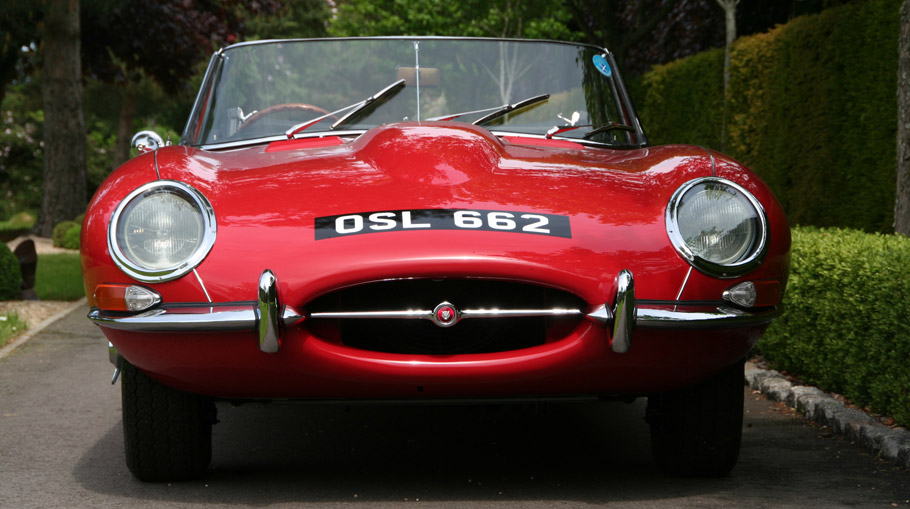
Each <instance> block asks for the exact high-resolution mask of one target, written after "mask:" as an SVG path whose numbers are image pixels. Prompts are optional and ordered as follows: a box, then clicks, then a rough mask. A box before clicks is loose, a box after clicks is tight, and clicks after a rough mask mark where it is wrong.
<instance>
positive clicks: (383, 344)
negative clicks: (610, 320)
mask: <svg viewBox="0 0 910 509" xmlns="http://www.w3.org/2000/svg"><path fill="white" fill-rule="evenodd" d="M442 302H450V303H452V304H453V305H454V306H455V307H456V308H457V309H459V310H477V309H485V310H489V309H501V310H515V309H535V310H548V309H578V310H581V309H583V308H584V306H585V304H584V301H582V300H581V299H579V298H578V297H576V296H574V295H572V294H569V293H567V292H564V291H560V290H554V289H552V288H546V287H542V286H537V285H531V284H525V283H515V282H509V281H495V280H479V279H478V280H471V279H468V280H457V279H438V280H436V279H432V280H431V279H411V280H394V281H380V282H374V283H366V284H362V285H357V286H353V287H349V288H345V289H342V290H339V291H336V292H333V293H330V294H327V295H323V296H322V297H320V298H318V299H316V300H314V301H313V302H311V303H310V304H309V305H308V306H307V311H308V313H310V314H313V313H321V312H369V311H408V310H433V309H434V308H435V307H436V306H437V305H439V304H440V303H442ZM580 319H581V318H580V316H578V315H576V316H559V317H554V316H532V317H496V318H466V319H462V320H461V321H459V322H458V323H456V324H455V325H453V326H451V327H445V328H442V327H439V326H437V325H436V324H434V323H433V322H431V321H429V320H424V319H375V318H356V319H355V318H331V319H320V320H318V321H320V322H327V321H330V322H332V323H333V324H335V327H334V329H335V331H336V334H337V336H338V337H339V338H340V341H341V343H343V344H344V345H346V346H350V347H352V348H359V349H362V350H370V351H376V352H386V353H402V354H429V355H454V354H466V353H494V352H503V351H509V350H518V349H522V348H528V347H531V346H536V345H542V344H544V343H546V342H549V341H554V340H556V339H559V338H560V337H562V336H564V335H565V334H567V333H568V332H569V331H570V330H572V329H573V328H574V327H575V325H577V323H578V320H580ZM322 325H323V327H320V330H322V331H324V330H325V327H324V325H325V324H324V323H323V324H322ZM334 335H335V334H333V336H334Z"/></svg>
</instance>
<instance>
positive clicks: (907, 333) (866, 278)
mask: <svg viewBox="0 0 910 509" xmlns="http://www.w3.org/2000/svg"><path fill="white" fill-rule="evenodd" d="M791 260H792V262H791V269H790V270H791V272H790V283H789V285H788V287H787V291H786V295H785V297H784V306H785V314H784V316H783V317H782V318H781V319H779V320H777V321H776V322H774V323H773V324H772V325H771V327H770V328H769V329H768V331H767V332H766V333H765V336H764V337H763V338H762V340H761V342H760V343H759V345H758V348H759V350H760V351H761V353H762V355H764V356H765V358H767V359H768V360H769V361H771V362H772V363H773V364H774V365H775V366H777V367H779V368H781V369H785V370H787V371H791V372H793V373H797V374H799V376H800V377H801V378H803V379H805V380H806V381H807V382H809V383H812V384H815V385H818V386H819V387H821V388H823V389H825V390H830V391H835V392H838V393H841V394H843V395H845V396H847V397H848V398H850V399H851V400H853V401H855V402H856V403H857V404H859V405H861V406H868V407H869V408H871V409H872V410H873V411H874V412H878V413H881V414H884V415H890V416H893V417H894V418H895V420H897V422H898V423H900V424H902V425H904V426H910V391H908V390H907V388H908V387H910V369H907V361H908V359H910V320H908V319H907V317H908V316H910V238H906V237H901V236H895V235H882V234H869V233H863V232H859V231H856V230H839V229H816V228H794V229H793V247H792V252H791Z"/></svg>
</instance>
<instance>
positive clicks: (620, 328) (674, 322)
mask: <svg viewBox="0 0 910 509" xmlns="http://www.w3.org/2000/svg"><path fill="white" fill-rule="evenodd" d="M781 312H782V308H781V306H780V305H776V306H767V307H762V308H758V309H750V310H744V309H740V308H737V307H734V306H726V305H720V306H704V305H698V306H686V305H680V304H678V303H662V302H655V301H636V299H635V281H634V278H633V276H632V273H631V272H630V271H628V270H622V271H620V273H619V275H618V276H617V291H616V295H615V298H614V300H613V305H612V306H610V305H609V303H604V304H601V305H598V306H596V307H594V308H593V309H587V310H586V309H572V308H550V309H500V308H496V309H458V308H456V307H455V306H454V305H452V304H450V303H448V302H442V303H440V304H439V305H437V306H436V307H435V308H434V309H418V310H413V309H408V310H383V311H358V310H350V311H333V312H313V313H304V312H300V311H298V310H297V309H294V308H293V307H292V306H288V305H284V306H282V305H281V303H280V301H279V299H278V279H277V278H276V277H275V274H274V273H272V271H271V270H265V271H263V273H262V275H261V276H260V278H259V291H258V299H257V301H255V302H253V301H250V302H234V303H199V304H196V303H190V304H171V305H162V306H160V307H157V308H154V309H150V310H148V311H144V312H141V313H138V314H124V313H121V312H111V311H105V310H102V309H98V308H93V309H92V310H91V312H89V314H88V318H89V319H90V320H92V322H94V323H95V324H96V325H99V326H101V327H108V328H112V329H119V330H125V331H134V332H224V331H251V332H252V331H257V332H258V337H259V349H260V350H261V351H263V352H266V353H275V352H278V351H279V350H280V349H281V330H282V325H283V326H284V327H285V328H286V327H289V326H292V325H294V324H297V323H299V322H301V321H303V320H319V319H339V318H343V319H398V320H400V319H415V320H429V321H431V322H433V323H435V324H436V325H437V326H439V327H452V326H454V325H455V324H457V323H458V322H460V321H461V320H476V319H485V318H507V317H512V318H517V317H533V316H538V317H539V316H543V317H547V316H551V317H559V316H584V317H585V318H587V319H589V320H591V321H593V322H595V323H599V324H602V325H603V326H604V327H611V328H612V335H611V337H612V345H611V348H612V350H613V351H614V352H616V353H626V352H628V351H629V349H630V348H631V339H632V333H633V331H634V330H635V329H636V328H643V329H712V328H721V329H722V328H731V329H732V328H740V327H752V326H757V325H763V324H766V323H769V322H771V321H772V320H773V319H774V318H776V317H777V316H779V315H780V314H781ZM115 359H116V353H113V354H112V361H114V360H115Z"/></svg>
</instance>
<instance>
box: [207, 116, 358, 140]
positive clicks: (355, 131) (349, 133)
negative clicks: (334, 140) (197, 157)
mask: <svg viewBox="0 0 910 509" xmlns="http://www.w3.org/2000/svg"><path fill="white" fill-rule="evenodd" d="M345 109H346V108H342V109H341V110H340V111H344V110H345ZM365 132H367V129H349V130H346V131H313V132H309V133H308V132H301V133H297V134H295V135H294V138H293V139H295V140H302V139H306V138H328V137H334V136H337V137H341V136H360V135H361V134H363V133H365ZM287 140H288V137H287V136H286V135H279V136H266V137H263V138H253V139H249V140H237V141H227V142H224V143H210V144H207V145H199V148H200V149H202V150H225V149H232V148H244V147H249V146H252V145H261V144H263V143H272V142H273V141H287Z"/></svg>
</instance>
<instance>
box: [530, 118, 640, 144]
mask: <svg viewBox="0 0 910 509" xmlns="http://www.w3.org/2000/svg"><path fill="white" fill-rule="evenodd" d="M582 127H593V128H594V129H591V130H590V131H588V132H586V133H585V134H584V136H582V138H584V139H586V140H590V139H591V138H593V137H594V136H595V135H597V134H600V133H605V132H607V131H616V130H619V131H635V128H634V127H632V126H628V125H625V124H620V123H619V122H607V123H606V124H582V125H555V126H553V127H551V128H550V130H548V131H547V135H546V138H547V139H548V140H549V139H550V138H552V137H553V136H555V135H557V134H561V133H564V132H567V131H574V130H575V129H580V128H582Z"/></svg>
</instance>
